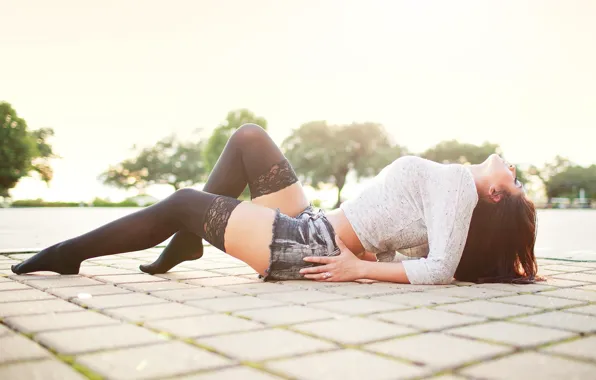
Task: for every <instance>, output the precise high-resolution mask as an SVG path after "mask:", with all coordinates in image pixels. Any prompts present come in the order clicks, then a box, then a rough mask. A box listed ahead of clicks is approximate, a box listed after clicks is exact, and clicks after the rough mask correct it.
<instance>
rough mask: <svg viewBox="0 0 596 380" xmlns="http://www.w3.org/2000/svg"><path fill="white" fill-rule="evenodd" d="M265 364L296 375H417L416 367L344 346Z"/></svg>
mask: <svg viewBox="0 0 596 380" xmlns="http://www.w3.org/2000/svg"><path fill="white" fill-rule="evenodd" d="M267 368H271V369H273V370H275V371H279V372H281V373H284V374H287V375H289V376H291V377H293V378H299V379H312V380H320V379H343V380H362V379H367V380H385V379H405V378H411V377H417V376H421V375H423V374H424V373H426V372H427V371H425V370H424V369H422V368H420V367H416V366H413V365H410V364H405V363H402V362H399V361H395V360H390V359H387V358H384V357H380V356H377V355H374V354H370V353H367V352H362V351H356V350H351V349H346V350H342V351H333V352H326V353H318V354H313V355H308V356H302V357H299V358H292V359H286V360H280V361H274V362H269V363H268V364H267Z"/></svg>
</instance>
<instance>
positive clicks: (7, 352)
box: [0, 334, 50, 368]
mask: <svg viewBox="0 0 596 380" xmlns="http://www.w3.org/2000/svg"><path fill="white" fill-rule="evenodd" d="M46 357H48V358H49V357H50V354H49V352H48V351H46V350H44V349H43V348H42V347H40V346H39V345H38V344H37V343H35V342H33V341H32V340H30V339H27V338H25V337H24V336H21V335H17V334H11V335H7V336H3V337H0V364H6V363H10V362H14V361H22V360H31V359H41V358H46ZM0 368H2V367H0Z"/></svg>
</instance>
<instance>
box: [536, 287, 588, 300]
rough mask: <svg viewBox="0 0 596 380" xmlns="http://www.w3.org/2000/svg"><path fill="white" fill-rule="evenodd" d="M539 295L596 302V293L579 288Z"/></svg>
mask: <svg viewBox="0 0 596 380" xmlns="http://www.w3.org/2000/svg"><path fill="white" fill-rule="evenodd" d="M538 294H539V295H543V296H548V297H560V298H567V299H572V300H578V301H585V302H596V292H593V291H590V290H583V289H577V288H567V289H558V290H554V291H552V292H551V291H549V292H540V293H538Z"/></svg>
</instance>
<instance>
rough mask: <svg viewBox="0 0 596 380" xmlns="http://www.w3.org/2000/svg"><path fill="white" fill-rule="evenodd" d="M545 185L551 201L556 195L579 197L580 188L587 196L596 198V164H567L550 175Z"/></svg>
mask: <svg viewBox="0 0 596 380" xmlns="http://www.w3.org/2000/svg"><path fill="white" fill-rule="evenodd" d="M545 186H546V195H547V196H548V199H549V203H550V200H551V199H552V198H555V197H565V198H571V199H574V198H578V197H579V191H580V189H584V191H585V196H586V198H596V165H592V166H589V167H582V166H578V165H569V166H566V167H565V168H564V169H563V170H561V171H558V172H556V173H555V174H554V175H552V176H551V177H549V178H548V180H547V182H546V183H545Z"/></svg>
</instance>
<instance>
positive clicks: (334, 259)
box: [300, 235, 363, 282]
mask: <svg viewBox="0 0 596 380" xmlns="http://www.w3.org/2000/svg"><path fill="white" fill-rule="evenodd" d="M335 243H337V246H338V247H339V250H340V253H339V255H338V256H309V257H305V258H304V261H308V262H309V263H318V264H325V265H319V266H316V267H312V268H303V269H301V270H300V273H301V274H303V275H304V277H305V278H308V279H310V280H317V281H330V282H331V281H334V282H341V281H354V280H358V279H361V278H363V276H362V261H361V260H360V259H358V257H356V255H354V253H352V251H350V250H349V249H348V248H347V247H346V245H345V244H344V243H343V241H341V239H340V238H339V236H337V235H335Z"/></svg>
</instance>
